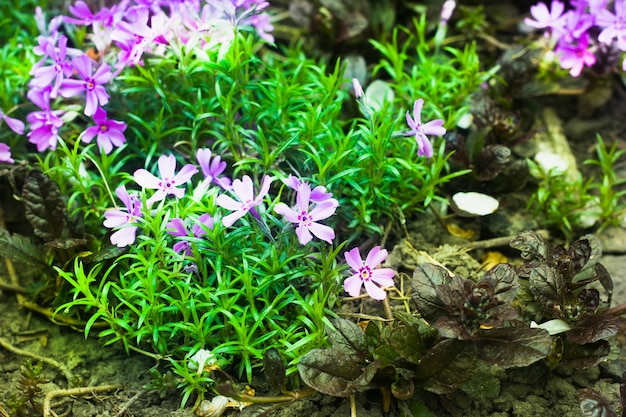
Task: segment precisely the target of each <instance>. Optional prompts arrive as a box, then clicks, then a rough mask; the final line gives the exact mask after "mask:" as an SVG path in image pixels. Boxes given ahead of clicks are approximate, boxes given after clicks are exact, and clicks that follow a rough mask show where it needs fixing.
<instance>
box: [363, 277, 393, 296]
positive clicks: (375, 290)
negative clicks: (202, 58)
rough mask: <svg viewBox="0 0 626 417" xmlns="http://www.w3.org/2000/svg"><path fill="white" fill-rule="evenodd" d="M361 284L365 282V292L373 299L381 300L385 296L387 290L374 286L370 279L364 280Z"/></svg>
mask: <svg viewBox="0 0 626 417" xmlns="http://www.w3.org/2000/svg"><path fill="white" fill-rule="evenodd" d="M363 284H365V291H367V294H368V295H369V296H370V297H372V298H373V299H374V300H378V301H381V300H384V299H385V298H387V292H386V291H385V290H383V289H381V288H380V287H378V286H376V285H375V284H374V283H373V282H372V281H369V280H366V281H364V282H363Z"/></svg>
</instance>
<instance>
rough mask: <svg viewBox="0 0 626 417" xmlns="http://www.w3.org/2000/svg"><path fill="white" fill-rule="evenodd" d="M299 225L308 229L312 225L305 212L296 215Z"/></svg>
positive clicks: (311, 220)
mask: <svg viewBox="0 0 626 417" xmlns="http://www.w3.org/2000/svg"><path fill="white" fill-rule="evenodd" d="M298 220H299V221H300V224H301V225H302V226H305V227H310V226H311V225H312V224H313V218H312V217H311V216H310V215H309V213H307V212H306V211H304V210H303V211H301V212H300V214H299V215H298Z"/></svg>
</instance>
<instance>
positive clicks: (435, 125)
mask: <svg viewBox="0 0 626 417" xmlns="http://www.w3.org/2000/svg"><path fill="white" fill-rule="evenodd" d="M423 105H424V100H422V99H421V98H420V99H417V100H415V104H414V105H413V118H411V114H410V113H409V111H408V110H407V112H406V122H407V124H408V125H409V128H410V129H411V130H410V131H409V132H406V133H405V134H404V135H405V136H413V135H414V136H415V140H416V141H417V155H418V156H425V157H426V158H430V157H431V156H433V146H432V145H431V144H430V141H429V140H428V137H427V136H426V135H435V136H442V135H445V133H446V129H445V128H444V127H443V120H441V119H437V120H431V121H430V122H428V123H424V124H422V119H421V114H422V106H423Z"/></svg>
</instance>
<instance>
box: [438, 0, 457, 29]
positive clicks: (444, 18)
mask: <svg viewBox="0 0 626 417" xmlns="http://www.w3.org/2000/svg"><path fill="white" fill-rule="evenodd" d="M455 7H456V2H455V1H454V0H447V1H446V2H445V3H444V4H443V7H442V8H441V24H442V25H445V24H446V23H448V20H450V16H452V12H453V11H454V8H455Z"/></svg>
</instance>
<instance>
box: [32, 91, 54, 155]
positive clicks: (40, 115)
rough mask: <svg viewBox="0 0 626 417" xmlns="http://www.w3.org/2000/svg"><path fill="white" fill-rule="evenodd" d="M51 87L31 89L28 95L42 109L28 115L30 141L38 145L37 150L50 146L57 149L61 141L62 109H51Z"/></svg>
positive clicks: (40, 150)
mask: <svg viewBox="0 0 626 417" xmlns="http://www.w3.org/2000/svg"><path fill="white" fill-rule="evenodd" d="M50 89H51V87H48V88H47V89H44V90H39V89H36V88H34V89H31V90H30V91H29V92H28V94H27V97H28V98H29V99H30V101H32V102H33V103H34V104H35V105H37V106H39V107H40V108H41V111H34V112H31V113H29V114H28V115H27V116H26V121H27V122H28V123H29V126H28V127H29V129H30V132H28V134H27V135H26V136H28V141H29V142H30V143H33V144H35V145H37V150H38V151H39V152H42V151H44V150H46V149H48V148H50V149H52V150H55V149H56V146H57V142H58V141H59V129H60V128H61V126H63V120H62V119H61V117H60V116H61V115H63V111H61V110H50Z"/></svg>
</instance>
